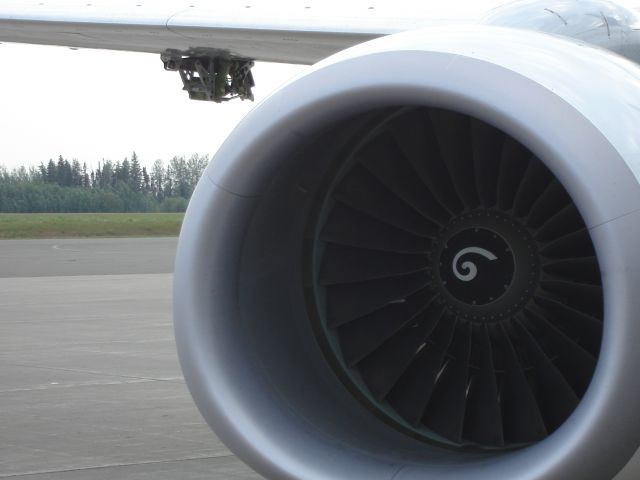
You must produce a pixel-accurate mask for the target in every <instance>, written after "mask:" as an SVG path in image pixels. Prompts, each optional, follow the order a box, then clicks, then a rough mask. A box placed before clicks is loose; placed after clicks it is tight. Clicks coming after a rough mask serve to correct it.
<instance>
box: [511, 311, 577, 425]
mask: <svg viewBox="0 0 640 480" xmlns="http://www.w3.org/2000/svg"><path fill="white" fill-rule="evenodd" d="M514 326H515V330H516V331H517V333H518V338H519V339H520V340H521V342H522V347H523V348H524V349H526V352H527V357H528V358H529V360H530V361H531V363H532V365H533V368H534V370H535V377H534V378H535V380H536V384H537V387H538V388H537V389H536V399H537V401H538V406H539V407H540V412H541V413H542V418H544V422H545V425H546V427H547V431H549V432H553V431H554V430H556V429H557V428H558V427H559V426H560V425H561V424H562V422H564V421H565V419H566V418H567V417H569V415H571V412H573V410H574V409H575V408H576V406H577V405H578V402H579V401H580V399H579V398H578V396H577V395H576V393H575V392H574V391H573V389H572V388H571V385H569V383H568V382H567V380H566V379H565V378H564V376H563V375H562V373H561V372H560V371H559V370H558V369H557V368H556V366H555V365H554V364H553V362H551V360H550V359H549V357H547V355H546V354H545V352H544V351H543V350H542V348H540V346H539V345H538V343H537V342H536V340H535V339H534V338H533V336H532V335H531V333H530V332H529V330H527V329H526V328H525V326H524V325H523V324H522V321H521V320H519V319H516V320H515V322H514Z"/></svg>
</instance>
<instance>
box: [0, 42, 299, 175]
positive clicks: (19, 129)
mask: <svg viewBox="0 0 640 480" xmlns="http://www.w3.org/2000/svg"><path fill="white" fill-rule="evenodd" d="M0 59H1V62H2V69H1V70H2V75H1V76H0V165H4V166H6V167H9V168H13V167H15V166H19V165H25V166H28V165H38V164H39V163H40V162H44V163H46V162H47V161H48V160H49V158H54V159H55V158H57V156H58V155H62V156H63V157H65V158H68V159H69V160H71V159H73V158H77V159H78V160H79V161H80V162H81V163H83V162H86V163H87V165H89V166H90V167H92V168H93V167H95V166H96V165H97V163H98V161H100V160H101V159H103V158H108V159H111V160H114V161H116V160H122V159H123V158H124V157H130V156H131V152H132V151H134V150H135V151H136V153H137V154H138V157H139V159H140V161H141V162H142V164H143V165H147V166H150V165H151V164H152V163H153V162H154V161H155V160H156V159H157V158H160V159H163V160H164V161H166V160H168V159H169V158H171V157H172V156H174V155H189V154H191V153H202V154H204V153H208V154H212V153H214V152H215V150H216V149H217V148H218V146H219V145H220V144H221V142H222V141H223V140H224V139H225V138H226V136H227V135H228V133H229V132H230V131H231V130H232V129H233V127H234V126H235V125H236V123H237V122H238V121H239V120H240V119H241V118H242V117H243V116H244V115H245V114H246V113H247V112H248V111H249V110H250V109H251V108H252V107H253V106H254V105H255V103H252V102H248V101H245V102H242V101H233V102H229V103H226V104H215V103H211V102H198V101H193V100H189V98H188V95H187V93H186V92H183V91H182V90H181V89H182V82H181V81H180V78H179V75H178V73H177V72H166V71H164V69H163V68H162V62H161V61H160V58H159V56H158V55H153V54H145V53H131V52H113V51H104V50H71V49H69V48H66V47H48V46H33V45H16V44H6V43H5V44H0ZM304 68H305V67H301V66H297V65H277V64H266V63H263V64H258V65H256V67H255V68H254V77H255V79H256V83H257V85H256V88H255V90H254V91H255V94H256V101H259V100H260V99H262V98H264V97H265V96H267V95H268V93H269V92H270V91H272V90H273V89H274V88H276V87H277V86H278V85H280V84H282V83H283V82H285V81H286V80H288V79H289V78H291V77H292V76H294V75H296V74H297V73H298V72H301V71H303V70H304Z"/></svg>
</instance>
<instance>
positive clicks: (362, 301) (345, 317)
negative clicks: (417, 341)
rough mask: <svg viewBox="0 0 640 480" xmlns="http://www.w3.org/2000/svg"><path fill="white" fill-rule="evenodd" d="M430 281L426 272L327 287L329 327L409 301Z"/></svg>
mask: <svg viewBox="0 0 640 480" xmlns="http://www.w3.org/2000/svg"><path fill="white" fill-rule="evenodd" d="M430 281H431V279H430V277H429V275H427V274H426V273H424V272H419V273H413V274H411V275H406V276H403V277H392V278H385V279H382V280H371V281H369V282H363V283H354V284H351V283H348V284H344V285H332V286H329V287H327V289H326V290H327V317H328V320H329V325H330V326H335V325H341V324H343V323H345V322H348V321H350V320H354V319H356V318H358V317H362V316H363V315H366V314H368V313H371V312H374V311H376V310H378V309H379V308H382V307H384V306H385V305H387V304H388V303H390V302H392V301H394V300H400V299H403V298H406V297H407V296H409V295H411V294H412V293H414V292H417V291H418V290H420V289H422V288H424V287H425V286H426V285H427V284H428V283H429V282H430Z"/></svg>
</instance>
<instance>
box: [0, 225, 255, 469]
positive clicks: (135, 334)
mask: <svg viewBox="0 0 640 480" xmlns="http://www.w3.org/2000/svg"><path fill="white" fill-rule="evenodd" d="M175 246H176V239H175V238H148V239H92V240H78V239H73V240H59V239H58V240H29V241H24V240H6V241H0V478H17V479H21V478H25V479H27V478H28V479H34V480H44V479H47V480H62V479H70V480H76V479H88V480H102V479H105V480H106V479H122V480H133V479H135V480H142V479H154V480H169V479H170V480H175V479H180V480H192V479H225V480H227V479H229V480H241V479H242V480H245V479H246V480H249V479H259V478H261V477H260V476H258V475H256V474H255V473H253V472H252V471H251V470H250V469H249V468H248V467H246V466H245V465H243V464H242V463H241V462H240V461H239V460H238V459H237V458H235V457H234V456H233V455H232V454H231V453H230V452H229V451H228V450H227V449H226V448H225V447H224V446H223V445H222V443H221V442H220V441H219V440H218V439H217V438H216V437H215V435H214V434H213V433H212V432H211V431H210V430H209V428H208V427H207V426H206V424H205V422H204V420H203V419H202V418H201V417H200V414H199V413H198V412H197V410H196V408H195V406H194V404H193V402H192V400H191V397H190V396H189V393H188V391H187V388H186V385H185V383H184V380H183V379H182V375H181V372H180V367H179V365H178V360H177V356H176V353H175V346H174V341H173V331H172V320H171V278H172V275H171V272H172V270H173V259H174V253H175Z"/></svg>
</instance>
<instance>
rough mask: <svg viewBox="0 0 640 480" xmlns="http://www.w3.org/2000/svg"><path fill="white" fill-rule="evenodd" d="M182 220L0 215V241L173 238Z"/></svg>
mask: <svg viewBox="0 0 640 480" xmlns="http://www.w3.org/2000/svg"><path fill="white" fill-rule="evenodd" d="M183 217H184V214H183V213H17V214H13V213H3V214H0V239H10V238H71V237H164V236H175V235H178V233H179V231H180V225H181V224H182V218H183Z"/></svg>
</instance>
